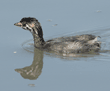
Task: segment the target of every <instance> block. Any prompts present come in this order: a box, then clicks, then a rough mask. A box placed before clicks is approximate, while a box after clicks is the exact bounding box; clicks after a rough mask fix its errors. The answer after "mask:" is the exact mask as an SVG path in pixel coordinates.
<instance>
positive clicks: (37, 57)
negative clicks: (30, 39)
mask: <svg viewBox="0 0 110 91" xmlns="http://www.w3.org/2000/svg"><path fill="white" fill-rule="evenodd" d="M42 68H43V51H41V50H39V49H37V48H34V60H33V63H32V65H30V66H27V67H24V68H20V69H15V71H16V72H18V73H20V75H21V76H22V77H23V78H25V79H30V80H35V79H37V78H38V77H39V75H40V74H41V73H42Z"/></svg>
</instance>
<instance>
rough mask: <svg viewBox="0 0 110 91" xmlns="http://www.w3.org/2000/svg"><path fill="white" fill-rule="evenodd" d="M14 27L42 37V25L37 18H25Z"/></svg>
mask: <svg viewBox="0 0 110 91" xmlns="http://www.w3.org/2000/svg"><path fill="white" fill-rule="evenodd" d="M14 25H15V26H18V27H21V28H23V29H25V30H29V31H30V32H31V33H32V34H33V33H35V34H40V35H42V28H41V25H40V23H39V22H38V20H37V19H36V18H32V17H24V18H22V19H21V20H20V22H17V23H15V24H14Z"/></svg>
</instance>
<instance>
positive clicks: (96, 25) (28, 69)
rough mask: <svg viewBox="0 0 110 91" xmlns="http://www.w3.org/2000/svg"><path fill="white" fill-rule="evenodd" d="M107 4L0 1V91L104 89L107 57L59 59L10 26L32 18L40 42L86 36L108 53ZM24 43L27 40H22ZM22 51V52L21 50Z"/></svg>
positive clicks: (105, 0)
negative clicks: (98, 39) (40, 32)
mask: <svg viewBox="0 0 110 91" xmlns="http://www.w3.org/2000/svg"><path fill="white" fill-rule="evenodd" d="M109 3H110V1H109V0H95V1H94V0H92V1H87V0H66V1H63V0H41V1H38V0H37V1H36V0H32V1H30V0H23V1H22V0H18V1H13V0H11V1H8V0H4V1H3V0H2V1H1V2H0V11H1V15H0V16H1V17H0V25H1V29H0V31H1V33H0V37H1V38H0V42H1V48H0V50H1V51H0V55H1V56H0V60H1V61H0V72H1V76H0V77H1V78H0V90H1V91H36V90H37V91H44V90H46V91H73V90H74V91H108V90H109V89H110V86H109V83H110V53H109V51H106V52H103V53H100V54H99V55H91V56H90V55H89V56H88V55H86V56H87V57H61V56H56V55H52V54H49V53H45V52H42V51H39V50H37V49H34V47H33V46H32V45H28V44H29V43H30V42H31V43H33V41H28V40H30V39H31V40H32V35H31V34H30V33H29V32H28V31H25V30H23V29H21V28H19V27H15V26H14V23H16V22H18V21H20V19H21V18H23V17H35V18H37V19H38V20H39V22H40V23H41V25H42V28H43V33H44V38H45V39H46V40H47V39H50V38H54V37H60V36H71V35H77V34H83V33H92V34H95V35H97V36H101V41H102V42H103V45H102V49H104V50H110V46H109V45H110V40H109V38H110V37H109V35H110V32H109V31H110V10H109V8H110V5H109ZM27 41H28V42H27ZM25 49H27V50H25Z"/></svg>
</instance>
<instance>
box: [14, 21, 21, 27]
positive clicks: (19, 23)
mask: <svg viewBox="0 0 110 91" xmlns="http://www.w3.org/2000/svg"><path fill="white" fill-rule="evenodd" d="M14 25H15V26H18V27H21V26H22V23H21V22H17V23H15V24H14Z"/></svg>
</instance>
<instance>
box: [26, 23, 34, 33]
mask: <svg viewBox="0 0 110 91" xmlns="http://www.w3.org/2000/svg"><path fill="white" fill-rule="evenodd" d="M26 27H28V28H29V29H30V30H31V33H33V30H32V28H31V27H29V26H28V25H27V24H26Z"/></svg>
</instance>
